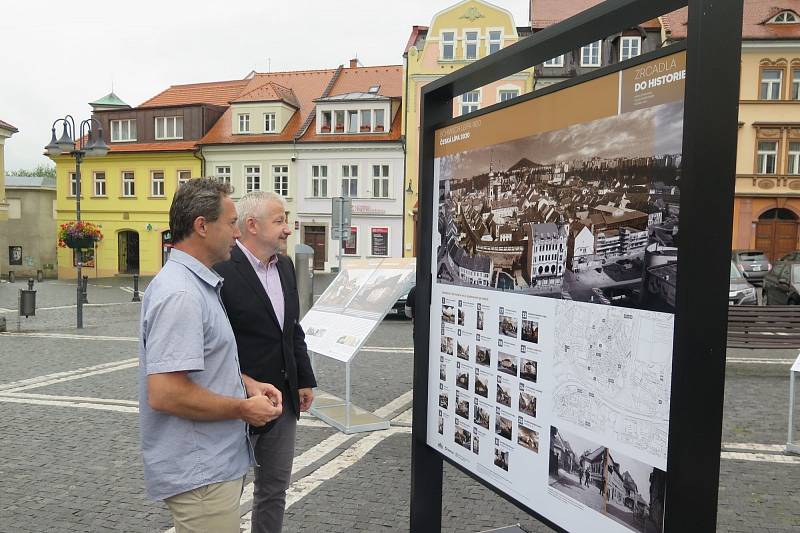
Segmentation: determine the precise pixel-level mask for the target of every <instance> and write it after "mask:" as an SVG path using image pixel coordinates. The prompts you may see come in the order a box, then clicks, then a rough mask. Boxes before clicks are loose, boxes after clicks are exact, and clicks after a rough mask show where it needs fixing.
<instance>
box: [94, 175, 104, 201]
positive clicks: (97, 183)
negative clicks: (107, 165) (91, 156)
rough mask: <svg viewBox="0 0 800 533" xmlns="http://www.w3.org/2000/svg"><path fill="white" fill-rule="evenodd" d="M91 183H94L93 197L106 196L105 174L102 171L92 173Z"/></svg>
mask: <svg viewBox="0 0 800 533" xmlns="http://www.w3.org/2000/svg"><path fill="white" fill-rule="evenodd" d="M92 181H93V182H94V195H95V196H105V195H106V173H105V172H103V171H97V172H92Z"/></svg>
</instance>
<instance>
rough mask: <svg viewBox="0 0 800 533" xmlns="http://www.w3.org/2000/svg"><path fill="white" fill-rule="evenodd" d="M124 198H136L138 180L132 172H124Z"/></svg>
mask: <svg viewBox="0 0 800 533" xmlns="http://www.w3.org/2000/svg"><path fill="white" fill-rule="evenodd" d="M122 196H126V197H128V198H131V197H133V196H136V179H135V175H134V173H133V171H132V170H123V171H122Z"/></svg>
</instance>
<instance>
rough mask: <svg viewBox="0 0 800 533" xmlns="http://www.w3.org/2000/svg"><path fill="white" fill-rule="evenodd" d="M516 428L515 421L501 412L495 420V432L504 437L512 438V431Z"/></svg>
mask: <svg viewBox="0 0 800 533" xmlns="http://www.w3.org/2000/svg"><path fill="white" fill-rule="evenodd" d="M513 430H514V422H513V421H512V420H511V419H510V418H506V417H504V416H503V415H501V414H500V413H498V414H497V418H496V419H495V421H494V432H495V433H497V434H498V435H500V436H501V437H503V438H504V439H508V440H511V432H512V431H513Z"/></svg>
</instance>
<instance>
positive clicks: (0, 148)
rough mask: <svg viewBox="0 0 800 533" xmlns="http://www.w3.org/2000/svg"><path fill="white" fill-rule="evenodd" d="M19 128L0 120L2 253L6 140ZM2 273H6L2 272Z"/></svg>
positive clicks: (0, 243) (2, 247)
mask: <svg viewBox="0 0 800 533" xmlns="http://www.w3.org/2000/svg"><path fill="white" fill-rule="evenodd" d="M17 131H18V130H17V128H15V127H14V126H12V125H11V124H9V123H8V122H3V121H2V120H0V253H6V252H7V250H8V239H7V235H6V221H7V220H8V203H7V202H6V167H5V155H4V150H5V142H6V139H8V138H9V137H11V136H12V135H14V134H15V133H17ZM0 274H4V273H3V272H0Z"/></svg>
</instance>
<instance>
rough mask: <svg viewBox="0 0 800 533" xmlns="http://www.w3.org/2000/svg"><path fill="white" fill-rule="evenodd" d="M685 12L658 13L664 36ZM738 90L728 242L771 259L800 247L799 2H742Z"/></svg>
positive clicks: (677, 29) (677, 35)
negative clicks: (731, 206) (730, 222)
mask: <svg viewBox="0 0 800 533" xmlns="http://www.w3.org/2000/svg"><path fill="white" fill-rule="evenodd" d="M686 11H687V10H686V9H685V8H684V9H682V10H680V11H677V12H675V13H672V14H670V15H667V16H666V17H663V18H664V22H665V25H664V26H665V30H666V31H667V35H666V37H667V38H668V39H671V40H678V39H683V38H685V37H686V28H687V27H686V19H687V13H686ZM739 95H740V96H739V139H738V151H737V155H736V197H735V200H734V211H733V240H732V243H731V247H732V248H733V249H748V248H756V249H759V250H763V251H764V252H766V253H767V255H768V256H769V257H770V259H772V260H775V259H778V258H780V257H782V256H783V255H785V254H786V253H787V252H790V251H794V250H797V249H798V248H800V231H799V228H800V0H785V1H784V2H782V3H781V4H780V7H775V6H773V5H772V4H771V3H768V2H760V1H755V0H745V10H744V22H743V24H742V63H741V84H740V88H739ZM719 179H723V177H722V176H720V177H719Z"/></svg>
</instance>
